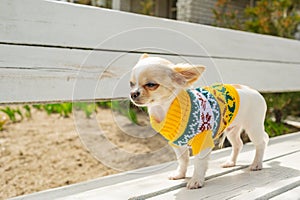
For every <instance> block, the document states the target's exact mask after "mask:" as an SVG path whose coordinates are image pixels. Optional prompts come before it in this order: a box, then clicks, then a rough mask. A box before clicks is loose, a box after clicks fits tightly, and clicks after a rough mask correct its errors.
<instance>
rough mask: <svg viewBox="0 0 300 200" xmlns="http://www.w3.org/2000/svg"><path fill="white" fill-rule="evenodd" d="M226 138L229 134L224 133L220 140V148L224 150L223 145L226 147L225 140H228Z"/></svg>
mask: <svg viewBox="0 0 300 200" xmlns="http://www.w3.org/2000/svg"><path fill="white" fill-rule="evenodd" d="M226 136H227V132H226V131H224V132H223V134H222V136H221V137H220V139H219V148H220V149H221V148H223V145H224V142H225V139H226Z"/></svg>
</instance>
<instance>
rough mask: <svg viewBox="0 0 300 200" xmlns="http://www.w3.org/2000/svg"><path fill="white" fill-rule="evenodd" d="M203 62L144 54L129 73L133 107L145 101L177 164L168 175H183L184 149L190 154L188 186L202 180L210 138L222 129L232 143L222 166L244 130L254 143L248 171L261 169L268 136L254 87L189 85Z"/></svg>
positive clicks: (262, 105) (263, 106)
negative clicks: (191, 165) (180, 61)
mask: <svg viewBox="0 0 300 200" xmlns="http://www.w3.org/2000/svg"><path fill="white" fill-rule="evenodd" d="M204 70H205V67H203V66H194V65H189V64H173V63H172V62H170V61H168V60H166V59H163V58H159V57H149V56H148V55H147V54H143V55H142V56H141V58H140V60H139V61H138V62H137V64H136V65H135V66H134V68H133V70H132V74H131V80H130V86H131V93H130V99H131V101H132V102H133V103H134V104H135V105H137V106H146V107H147V108H148V112H149V115H150V122H151V125H152V127H153V128H154V129H155V130H156V131H157V132H159V133H160V134H162V135H163V136H164V137H165V138H166V139H167V140H168V141H169V143H170V145H171V146H172V147H173V149H174V151H175V153H176V156H177V159H178V164H179V165H178V168H177V170H176V171H175V172H174V173H172V174H171V175H170V176H169V179H171V180H176V179H182V178H185V175H186V171H187V167H188V162H189V148H191V149H192V153H193V155H194V156H195V157H194V172H193V176H192V178H191V179H190V180H189V181H188V183H187V188H188V189H197V188H201V187H202V186H203V185H204V179H205V172H206V170H207V165H208V158H209V155H210V153H211V150H212V148H213V147H214V141H213V140H214V139H216V138H218V137H219V136H220V135H221V134H222V133H223V132H224V133H225V135H226V137H227V138H228V140H229V142H230V143H231V145H232V153H231V156H230V158H229V159H228V160H227V161H226V162H225V163H223V164H222V167H233V166H235V164H236V160H237V156H238V154H239V152H240V151H241V149H242V146H243V143H242V141H241V138H240V133H241V131H242V129H245V131H246V132H247V134H248V135H249V138H250V139H251V141H252V142H253V144H254V145H255V148H256V154H255V158H254V160H253V162H252V164H251V165H250V170H261V169H262V161H263V155H264V151H265V148H266V146H267V143H268V140H269V138H268V135H267V133H266V132H265V130H264V119H265V113H266V102H265V100H264V98H263V97H262V96H261V95H260V94H259V93H258V92H257V91H256V90H253V89H251V88H249V87H247V86H243V85H229V84H215V85H213V86H209V87H204V88H196V89H191V88H190V86H191V85H192V84H193V83H194V82H195V81H196V80H198V79H199V77H200V76H201V74H202V73H203V72H204Z"/></svg>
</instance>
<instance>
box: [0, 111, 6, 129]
mask: <svg viewBox="0 0 300 200" xmlns="http://www.w3.org/2000/svg"><path fill="white" fill-rule="evenodd" d="M6 122H7V117H6V115H2V114H0V131H3V127H4V124H6Z"/></svg>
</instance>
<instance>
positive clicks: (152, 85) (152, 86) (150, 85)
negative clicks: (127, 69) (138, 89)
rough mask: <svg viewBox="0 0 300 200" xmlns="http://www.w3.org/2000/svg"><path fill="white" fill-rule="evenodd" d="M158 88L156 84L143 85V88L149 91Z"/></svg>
mask: <svg viewBox="0 0 300 200" xmlns="http://www.w3.org/2000/svg"><path fill="white" fill-rule="evenodd" d="M158 86H159V84H157V83H151V82H150V83H147V84H145V87H146V88H149V89H150V90H151V89H152V90H155V89H156V88H158Z"/></svg>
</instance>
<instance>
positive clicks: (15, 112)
mask: <svg viewBox="0 0 300 200" xmlns="http://www.w3.org/2000/svg"><path fill="white" fill-rule="evenodd" d="M0 111H2V112H4V113H5V114H6V115H7V116H8V117H9V119H10V120H11V121H12V122H13V123H15V122H17V121H18V119H17V116H18V115H19V116H20V119H19V121H22V120H23V114H22V112H21V110H20V109H19V108H16V109H14V108H10V107H6V108H1V109H0Z"/></svg>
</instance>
